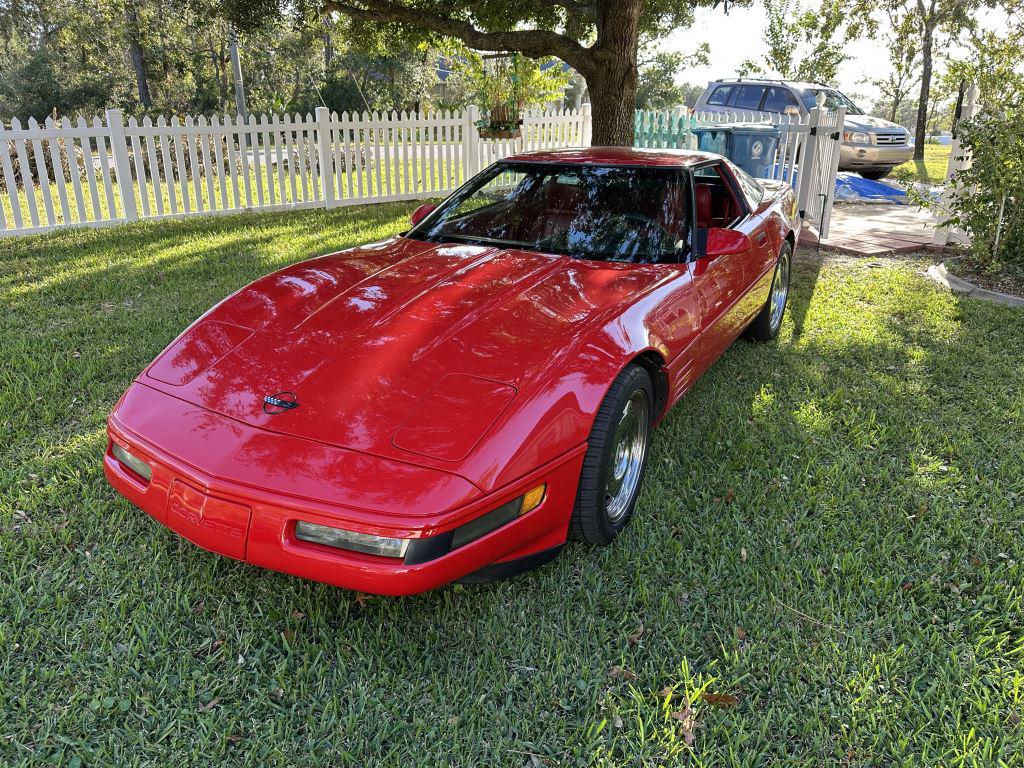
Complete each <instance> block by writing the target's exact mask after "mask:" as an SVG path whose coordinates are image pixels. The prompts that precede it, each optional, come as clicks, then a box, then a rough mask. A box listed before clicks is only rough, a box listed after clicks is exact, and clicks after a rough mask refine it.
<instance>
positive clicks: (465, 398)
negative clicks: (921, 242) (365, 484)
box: [140, 237, 663, 466]
mask: <svg viewBox="0 0 1024 768" xmlns="http://www.w3.org/2000/svg"><path fill="white" fill-rule="evenodd" d="M658 274H659V273H657V272H654V273H651V272H645V271H644V270H642V269H636V268H632V269H631V268H630V267H629V266H628V265H621V264H606V263H600V262H588V261H579V260H574V259H569V258H566V257H558V256H550V255H544V254H538V253H532V252H526V251H517V250H500V249H496V248H486V247H479V246H469V245H465V246H464V245H453V244H431V243H425V242H421V241H415V240H408V239H405V238H401V237H399V238H393V239H391V240H387V241H385V242H382V243H376V244H372V245H367V246H363V247H360V248H356V249H352V250H349V251H345V252H342V253H338V254H333V255H330V256H324V257H320V258H317V259H313V260H310V261H306V262H302V263H299V264H296V265H293V266H291V267H288V268H286V269H283V270H281V271H279V272H275V273H273V274H271V275H268V276H267V277H265V278H262V279H261V280H258V281H256V282H255V283H253V284H251V285H249V286H247V287H245V288H243V289H242V290H240V291H238V292H237V293H235V294H234V295H233V296H231V297H229V298H227V299H225V300H224V301H223V302H221V304H219V305H218V306H216V307H214V309H212V310H211V311H210V312H208V313H207V314H206V315H205V316H204V317H202V318H200V319H199V320H198V321H196V323H195V324H193V325H192V326H191V327H190V328H189V329H188V330H187V331H185V333H183V334H182V335H181V336H180V337H179V338H178V339H177V340H175V341H174V342H173V343H172V344H171V345H170V346H169V347H168V348H167V349H166V350H165V351H164V353H163V354H162V355H161V356H160V357H158V358H157V359H156V360H155V361H154V362H153V363H152V364H151V365H150V366H149V368H147V370H146V371H145V372H144V373H143V374H142V376H141V377H140V381H141V382H142V383H145V384H147V385H148V386H152V387H155V388H157V389H160V390H161V391H164V392H166V393H168V394H171V395H174V396H175V397H178V398H180V399H182V400H185V401H187V402H190V403H193V404H196V405H200V406H202V407H203V408H206V409H209V410H211V411H215V412H217V413H220V414H223V415H225V416H229V417H231V418H234V419H237V420H240V421H242V422H245V423H247V424H250V425H254V426H258V427H261V428H264V429H267V430H272V431H276V432H281V433H285V434H290V435H296V436H301V437H304V438H308V439H312V440H316V441H319V442H322V443H326V444H331V445H336V446H339V447H344V448H349V449H354V450H358V451H363V452H367V453H372V454H375V455H380V456H386V457H392V458H401V459H403V460H406V461H416V460H417V457H420V458H425V459H426V460H429V463H432V464H433V465H435V466H436V464H437V462H443V463H445V464H449V463H450V464H455V465H457V464H458V462H460V461H461V460H462V459H464V458H465V457H466V456H467V455H468V454H469V453H470V452H471V451H472V448H473V446H474V445H475V444H476V443H477V442H478V441H479V440H480V439H481V438H482V437H483V436H484V434H485V433H486V432H487V430H488V429H490V427H491V426H492V425H493V424H494V422H495V421H496V420H497V419H498V417H499V416H500V415H501V413H502V412H503V411H504V410H505V409H506V408H508V407H509V406H510V405H511V404H512V403H513V402H516V401H518V400H520V399H522V398H529V397H530V396H531V395H532V391H533V389H535V387H534V384H535V383H536V381H537V380H538V378H539V377H540V374H541V373H542V372H543V371H544V370H545V368H547V367H549V366H557V365H558V364H559V360H562V359H564V358H565V357H566V356H568V355H572V354H574V348H575V346H576V345H577V344H579V343H580V341H581V339H582V338H583V337H584V336H585V334H586V331H587V329H588V328H589V327H590V326H591V324H592V323H594V322H595V320H596V319H597V318H600V317H601V316H602V315H605V314H608V315H610V314H612V313H614V312H615V311H616V308H617V307H619V306H621V305H622V304H623V303H624V302H627V301H631V300H634V299H635V298H636V297H637V296H639V295H642V294H643V293H644V292H645V291H646V290H648V289H653V288H654V287H655V286H656V285H657V284H658V282H659V279H661V278H659V277H658ZM660 274H663V273H660ZM268 395H269V396H276V400H277V401H282V402H284V403H288V402H290V401H294V402H296V403H297V405H296V406H294V407H289V406H288V405H287V404H285V405H275V404H273V403H270V404H268V403H267V402H266V401H265V399H264V398H265V397H266V396H268Z"/></svg>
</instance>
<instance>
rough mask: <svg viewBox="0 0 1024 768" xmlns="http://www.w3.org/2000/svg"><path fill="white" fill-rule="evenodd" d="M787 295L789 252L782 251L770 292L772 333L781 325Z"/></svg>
mask: <svg viewBox="0 0 1024 768" xmlns="http://www.w3.org/2000/svg"><path fill="white" fill-rule="evenodd" d="M788 296H789V253H788V252H783V254H782V256H780V257H779V263H778V265H777V266H776V267H775V277H774V279H773V280H772V294H771V315H770V318H769V319H770V322H771V329H772V333H774V332H775V331H777V330H778V328H779V326H780V325H782V313H783V312H785V310H786V298H787V297H788Z"/></svg>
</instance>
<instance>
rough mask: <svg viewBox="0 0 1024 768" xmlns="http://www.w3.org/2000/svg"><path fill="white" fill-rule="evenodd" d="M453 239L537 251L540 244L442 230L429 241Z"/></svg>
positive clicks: (461, 241)
mask: <svg viewBox="0 0 1024 768" xmlns="http://www.w3.org/2000/svg"><path fill="white" fill-rule="evenodd" d="M445 241H454V242H456V243H467V244H469V245H495V246H498V247H499V248H516V249H518V250H522V251H539V250H541V248H540V246H538V245H536V244H535V243H520V242H516V241H514V240H498V239H497V238H493V237H480V236H478V235H456V234H452V233H450V232H443V233H441V234H439V235H437V236H435V237H432V238H431V242H437V243H443V242H445Z"/></svg>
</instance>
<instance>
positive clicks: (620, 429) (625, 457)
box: [605, 389, 651, 524]
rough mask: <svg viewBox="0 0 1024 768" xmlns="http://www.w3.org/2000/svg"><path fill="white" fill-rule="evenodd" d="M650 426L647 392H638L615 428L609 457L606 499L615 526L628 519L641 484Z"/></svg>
mask: <svg viewBox="0 0 1024 768" xmlns="http://www.w3.org/2000/svg"><path fill="white" fill-rule="evenodd" d="M650 424H651V418H650V406H649V404H648V402H647V393H646V392H644V391H643V390H642V389H638V390H636V391H635V392H634V393H633V394H632V396H631V397H630V398H629V401H628V402H627V403H626V407H625V408H624V409H623V411H622V417H621V418H620V419H619V424H618V426H617V427H615V435H614V437H613V438H612V446H611V448H612V449H611V452H610V454H609V458H608V464H609V466H608V468H607V480H606V481H605V499H606V501H607V505H608V506H607V515H608V520H609V521H610V522H611V523H612V524H615V523H618V522H619V521H620V520H621V519H622V518H623V517H625V515H626V512H627V511H628V510H629V503H630V500H632V498H633V494H634V493H636V489H637V486H638V485H639V484H640V472H641V470H642V469H643V466H644V456H645V455H646V454H647V433H648V430H649V429H650Z"/></svg>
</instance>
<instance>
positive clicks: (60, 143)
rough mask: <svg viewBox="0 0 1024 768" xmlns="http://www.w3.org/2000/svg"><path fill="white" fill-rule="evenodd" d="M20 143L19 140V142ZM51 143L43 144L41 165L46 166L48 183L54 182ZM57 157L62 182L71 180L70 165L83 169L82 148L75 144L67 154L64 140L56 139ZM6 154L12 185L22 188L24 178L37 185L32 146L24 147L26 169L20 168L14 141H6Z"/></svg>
mask: <svg viewBox="0 0 1024 768" xmlns="http://www.w3.org/2000/svg"><path fill="white" fill-rule="evenodd" d="M19 141H20V140H19ZM51 143H52V142H49V141H47V142H45V146H44V147H43V164H44V165H45V166H46V174H47V176H48V177H49V179H50V181H53V180H54V173H53V156H52V154H51V153H50V144H51ZM57 149H58V152H57V155H58V156H59V160H60V165H61V170H62V171H63V172H64V180H65V181H66V182H70V180H71V163H72V158H74V160H73V162H74V163H75V164H76V165H77V167H78V168H79V170H80V171H81V170H82V169H84V168H85V154H84V153H83V152H82V148H81V147H79V146H78V145H77V144H72V152H71V154H70V155H69V154H68V147H67V145H66V143H65V142H64V139H57ZM7 154H8V155H10V158H11V170H12V171H14V179H13V180H14V183H15V185H16V186H18V187H19V188H20V187H24V186H25V180H26V178H28V179H31V180H32V181H34V182H36V183H39V172H38V169H37V167H36V157H35V152H33V149H32V145H31V144H27V145H26V146H25V156H26V157H27V158H28V168H22V167H21V158H20V157H19V156H18V148H17V146H16V144H15V141H14V139H8V140H7Z"/></svg>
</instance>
